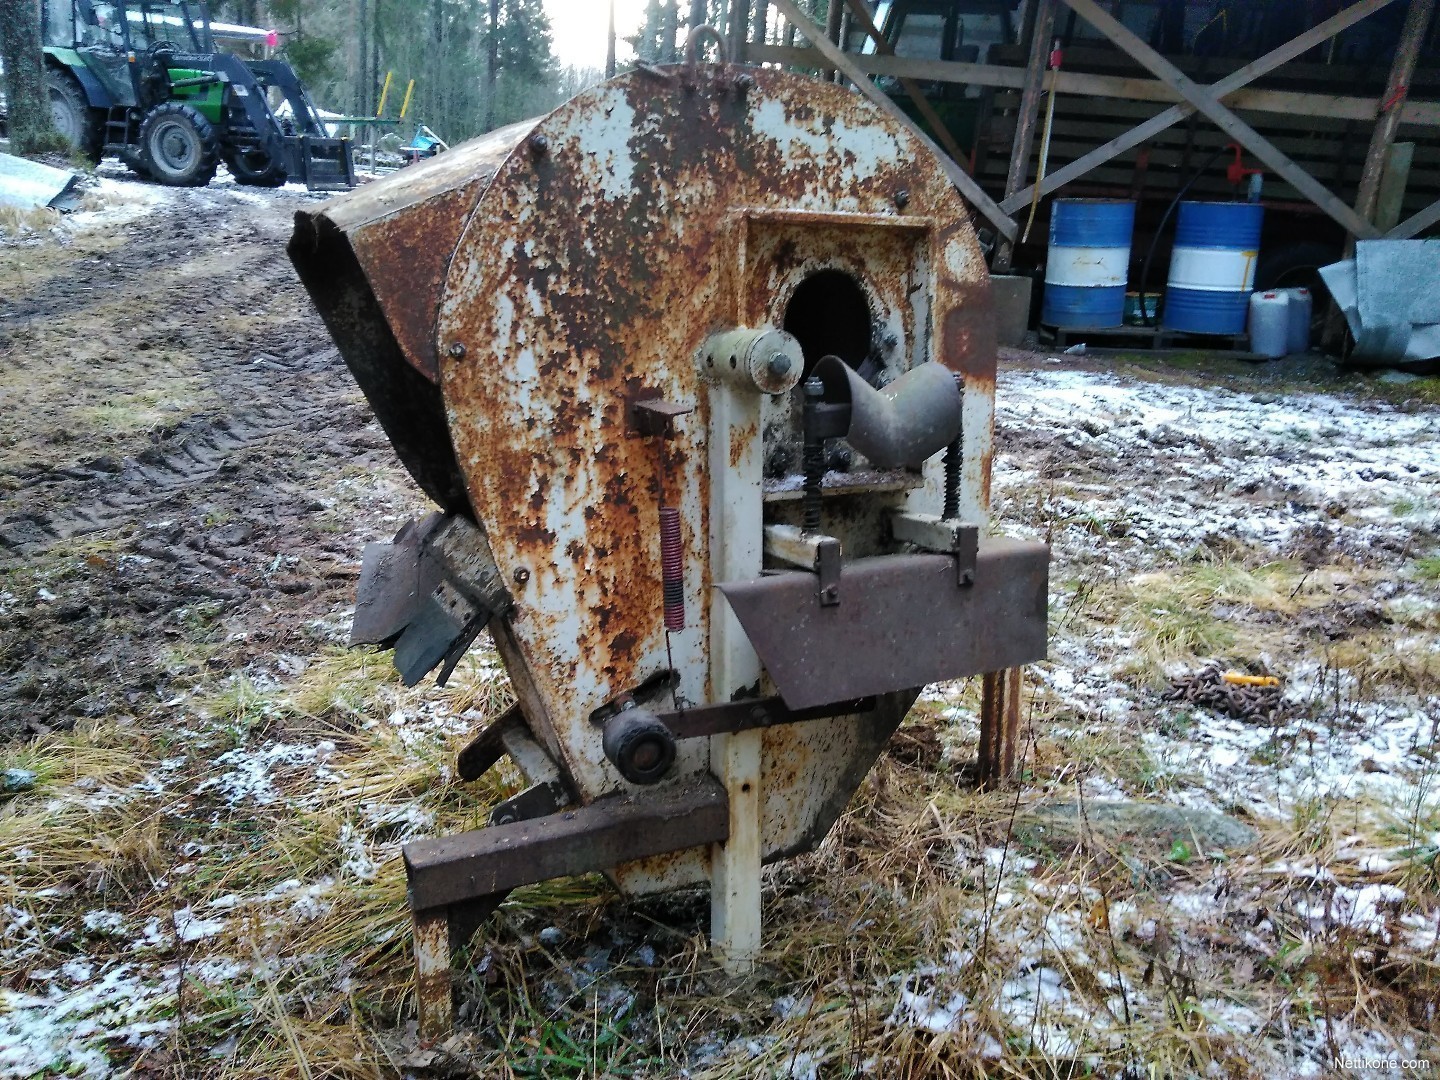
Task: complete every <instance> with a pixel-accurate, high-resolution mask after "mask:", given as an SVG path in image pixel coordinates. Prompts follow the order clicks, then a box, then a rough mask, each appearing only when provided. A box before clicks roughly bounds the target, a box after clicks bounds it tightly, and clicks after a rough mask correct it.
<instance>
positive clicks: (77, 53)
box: [43, 0, 355, 190]
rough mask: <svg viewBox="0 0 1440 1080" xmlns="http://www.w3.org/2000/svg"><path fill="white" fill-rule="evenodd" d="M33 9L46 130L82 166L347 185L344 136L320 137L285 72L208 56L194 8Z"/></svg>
mask: <svg viewBox="0 0 1440 1080" xmlns="http://www.w3.org/2000/svg"><path fill="white" fill-rule="evenodd" d="M43 12H44V21H43V26H44V37H45V63H46V73H45V74H46V84H47V87H48V89H49V93H50V102H51V111H52V114H53V117H54V122H55V127H56V128H57V129H58V130H59V131H60V132H61V133H62V134H64V135H66V136H67V137H68V138H69V139H70V140H71V142H73V143H74V144H75V146H76V147H77V148H78V149H79V150H81V151H82V152H84V153H85V154H87V155H88V156H89V157H91V158H92V159H93V160H96V161H98V160H99V159H100V158H101V157H102V156H104V155H105V154H114V155H115V156H116V157H118V158H119V159H120V160H121V161H122V162H124V163H125V164H126V165H128V166H129V167H130V168H131V169H132V170H133V171H135V172H137V173H139V174H141V175H142V176H147V177H150V178H151V179H154V180H157V181H159V182H160V183H162V184H169V185H172V186H201V185H204V184H207V183H209V182H210V180H211V179H212V178H213V177H214V175H215V172H216V169H217V168H218V166H219V163H220V162H221V161H224V162H225V164H226V165H227V166H228V167H229V169H230V172H231V174H232V175H233V176H234V177H235V179H236V181H237V182H239V183H241V184H251V185H255V186H259V187H274V186H278V185H280V184H283V183H285V182H286V181H287V180H298V181H301V182H303V183H304V184H305V185H306V186H307V187H309V188H311V189H312V190H316V189H319V190H334V189H341V190H343V189H346V188H350V187H354V185H355V171H354V164H353V161H352V157H351V149H350V143H349V140H347V139H339V138H334V137H332V136H331V135H330V133H329V132H328V131H327V130H326V128H325V126H324V124H323V123H322V121H321V119H320V116H319V113H318V111H317V110H316V108H315V105H314V103H313V102H312V101H311V100H310V96H309V94H308V93H307V92H306V90H305V88H304V86H302V85H301V83H300V81H299V79H298V78H296V76H295V72H294V70H293V69H292V68H291V67H290V65H289V64H287V63H285V62H284V61H282V60H274V59H266V60H253V61H245V60H242V59H241V58H240V57H238V56H236V55H234V54H233V53H229V52H221V51H218V50H217V48H216V44H215V34H214V31H213V28H212V27H211V24H210V13H209V11H208V9H207V7H206V5H205V4H203V3H198V2H195V0H45V6H44V8H43ZM230 29H231V30H245V29H246V28H243V27H239V28H236V27H232V28H230ZM254 34H255V35H258V36H259V37H260V38H262V39H265V40H267V42H268V44H270V45H273V44H274V43H275V36H274V35H273V34H267V33H266V32H265V31H261V30H258V29H257V30H255V31H254ZM282 103H283V107H282ZM277 109H278V110H279V111H281V112H284V113H285V114H286V115H285V116H284V118H283V119H281V118H280V117H279V116H277Z"/></svg>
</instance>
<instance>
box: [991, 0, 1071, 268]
mask: <svg viewBox="0 0 1440 1080" xmlns="http://www.w3.org/2000/svg"><path fill="white" fill-rule="evenodd" d="M1035 3H1036V4H1037V5H1038V7H1037V8H1036V11H1035V18H1034V21H1033V27H1034V29H1033V31H1032V33H1031V36H1030V56H1029V59H1028V60H1027V61H1026V64H1025V85H1024V87H1023V89H1022V90H1021V91H1020V108H1019V110H1018V112H1017V113H1016V116H1015V139H1014V142H1012V143H1011V146H1010V170H1009V172H1008V173H1007V174H1006V176H1005V197H1006V198H1007V199H1008V198H1009V197H1010V196H1011V195H1014V194H1015V193H1016V192H1017V191H1019V190H1020V189H1021V188H1023V187H1024V186H1025V184H1026V182H1027V181H1028V180H1029V178H1030V151H1031V149H1032V148H1033V147H1034V145H1035V120H1036V118H1037V117H1038V116H1039V115H1040V97H1041V91H1042V90H1043V89H1044V86H1045V68H1046V66H1047V62H1048V59H1049V56H1050V41H1051V38H1052V37H1053V35H1054V32H1055V3H1056V0H1035ZM1014 257H1015V245H1013V244H1012V243H1010V242H1009V241H1008V240H1005V239H1003V238H1002V239H1001V240H1000V242H999V243H998V244H997V245H996V247H995V261H994V270H995V272H996V273H997V274H1008V273H1009V272H1010V268H1011V266H1012V265H1013V260H1014Z"/></svg>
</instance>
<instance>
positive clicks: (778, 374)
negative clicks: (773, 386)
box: [766, 352, 795, 379]
mask: <svg viewBox="0 0 1440 1080" xmlns="http://www.w3.org/2000/svg"><path fill="white" fill-rule="evenodd" d="M794 363H795V362H794V361H793V360H791V359H790V357H788V356H786V355H785V354H784V353H783V352H777V353H776V354H775V355H774V356H772V357H770V363H769V364H768V365H766V366H767V367H768V368H769V369H770V374H771V375H774V376H775V378H777V379H783V378H784V377H785V376H786V375H789V374H790V368H791V367H793V366H794Z"/></svg>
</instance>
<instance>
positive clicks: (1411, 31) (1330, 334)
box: [1321, 0, 1435, 350]
mask: <svg viewBox="0 0 1440 1080" xmlns="http://www.w3.org/2000/svg"><path fill="white" fill-rule="evenodd" d="M1434 11H1435V0H1410V10H1409V11H1408V12H1406V14H1405V25H1404V27H1403V28H1402V29H1401V31H1400V44H1399V46H1398V48H1397V49H1396V51H1395V60H1394V62H1392V63H1391V65H1390V77H1389V78H1388V79H1386V80H1385V95H1384V97H1382V98H1381V99H1380V102H1379V114H1378V116H1377V118H1376V121H1375V130H1374V131H1373V132H1371V134H1370V149H1369V150H1367V151H1366V153H1365V167H1364V169H1362V170H1361V172H1360V186H1359V189H1358V190H1357V191H1356V193H1355V216H1356V217H1357V218H1358V219H1359V220H1360V222H1361V224H1362V225H1364V226H1365V227H1366V229H1368V230H1369V231H1365V230H1362V229H1356V228H1353V227H1352V228H1351V229H1350V230H1349V233H1350V235H1349V236H1347V237H1346V238H1345V252H1344V257H1345V258H1347V259H1353V258H1354V257H1355V240H1356V238H1357V237H1358V238H1361V239H1369V238H1370V237H1372V236H1375V235H1377V234H1376V231H1375V230H1374V229H1373V228H1372V227H1371V223H1372V222H1373V221H1374V219H1375V207H1376V205H1377V204H1378V202H1379V200H1380V180H1381V177H1382V176H1383V175H1384V173H1385V159H1386V156H1387V155H1388V153H1389V151H1390V146H1391V144H1392V143H1394V141H1395V132H1396V130H1397V129H1398V128H1399V127H1400V115H1401V112H1402V110H1403V108H1404V105H1405V98H1406V97H1407V96H1408V95H1409V92H1410V78H1411V76H1412V75H1414V74H1415V62H1416V60H1418V59H1419V56H1420V45H1421V43H1422V42H1423V41H1424V40H1425V31H1426V30H1427V29H1428V28H1429V26H1430V17H1431V15H1432V14H1433V13H1434ZM1343 339H1344V320H1343V319H1342V318H1341V315H1340V308H1339V306H1338V305H1337V304H1335V303H1334V302H1333V301H1332V302H1331V304H1330V310H1329V312H1328V313H1327V314H1326V316H1325V331H1324V333H1323V334H1322V335H1321V344H1322V345H1323V346H1324V347H1325V348H1327V349H1334V350H1338V349H1339V348H1340V346H1341V344H1342V342H1343Z"/></svg>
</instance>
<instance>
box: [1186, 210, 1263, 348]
mask: <svg viewBox="0 0 1440 1080" xmlns="http://www.w3.org/2000/svg"><path fill="white" fill-rule="evenodd" d="M1264 217H1265V209H1264V207H1262V206H1260V204H1259V203H1242V202H1182V203H1181V204H1180V217H1179V221H1178V222H1177V224H1176V227H1175V253H1174V254H1173V255H1172V256H1171V257H1170V282H1169V285H1168V287H1167V288H1166V290H1165V317H1164V319H1163V323H1164V326H1165V328H1166V329H1167V330H1188V331H1189V332H1190V333H1192V334H1243V333H1244V332H1245V319H1246V316H1247V315H1248V314H1249V311H1250V293H1251V292H1252V291H1253V290H1254V288H1255V260H1256V258H1257V257H1258V256H1259V254H1260V226H1261V224H1262V222H1263V221H1264Z"/></svg>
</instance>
